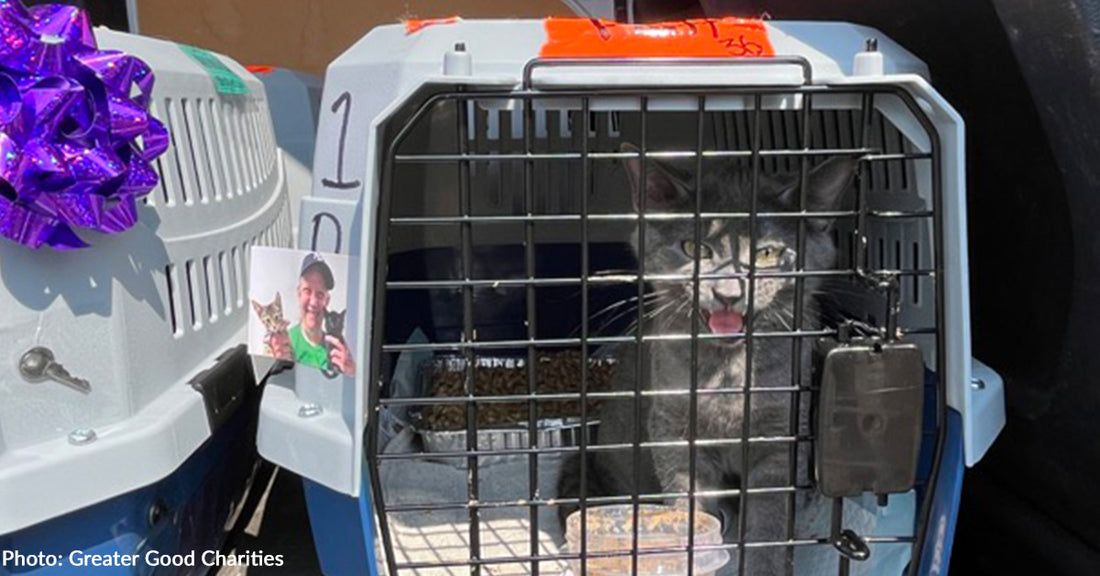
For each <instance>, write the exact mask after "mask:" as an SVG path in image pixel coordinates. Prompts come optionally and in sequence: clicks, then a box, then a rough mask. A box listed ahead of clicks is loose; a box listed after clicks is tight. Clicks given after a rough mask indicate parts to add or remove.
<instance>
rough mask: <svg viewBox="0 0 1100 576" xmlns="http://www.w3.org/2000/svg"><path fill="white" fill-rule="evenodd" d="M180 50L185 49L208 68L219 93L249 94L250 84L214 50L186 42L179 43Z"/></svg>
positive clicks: (186, 52) (201, 64)
mask: <svg viewBox="0 0 1100 576" xmlns="http://www.w3.org/2000/svg"><path fill="white" fill-rule="evenodd" d="M179 47H180V50H183V53H184V54H187V55H188V56H190V57H191V58H194V59H195V62H198V63H199V66H202V67H203V68H205V69H206V73H207V74H209V75H210V78H211V79H212V80H214V89H215V90H217V91H218V93H219V94H248V93H249V90H248V85H247V84H245V83H244V80H241V77H240V76H237V75H236V74H235V73H234V72H233V71H232V70H230V69H229V67H228V66H226V65H225V64H224V63H223V62H222V61H221V58H218V57H217V56H216V55H215V54H214V53H213V52H209V51H206V50H203V49H202V48H196V47H194V46H188V45H186V44H179Z"/></svg>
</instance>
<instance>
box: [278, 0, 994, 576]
mask: <svg viewBox="0 0 1100 576" xmlns="http://www.w3.org/2000/svg"><path fill="white" fill-rule="evenodd" d="M928 78H929V75H928V70H927V69H926V67H925V65H924V64H923V63H922V62H921V61H920V60H918V59H917V58H916V57H915V56H914V55H912V54H910V53H909V52H907V51H906V50H905V49H904V48H902V47H901V46H899V45H897V44H896V43H894V42H892V41H891V40H890V39H889V38H886V37H884V36H882V35H881V34H880V33H879V32H877V31H875V30H872V29H869V28H865V27H861V26H856V25H851V24H839V23H811V22H774V21H770V22H760V21H753V20H740V19H720V20H718V19H714V20H690V21H684V22H675V23H665V24H653V25H639V26H632V25H624V24H618V23H613V22H606V21H599V20H588V19H549V20H545V21H462V20H460V19H446V20H435V21H415V22H407V23H405V25H403V26H385V27H381V28H378V29H376V30H374V31H372V32H371V33H370V34H368V35H367V36H366V37H365V38H363V39H362V40H361V41H360V42H358V43H357V44H355V45H354V46H353V47H352V48H351V49H349V50H348V51H347V52H346V53H345V54H344V55H342V56H341V57H340V58H338V59H337V60H336V61H335V62H333V64H332V65H331V66H330V67H329V69H328V75H327V77H326V81H325V90H324V98H323V100H322V113H321V120H320V129H319V133H318V143H317V152H316V156H315V158H316V161H315V171H314V182H313V194H312V196H310V197H308V198H306V199H305V200H304V202H303V205H302V215H301V230H302V233H301V235H300V243H301V244H302V247H305V248H310V247H312V248H316V249H321V250H330V251H331V250H335V251H338V252H344V253H348V254H350V255H352V256H353V257H356V258H357V262H358V264H357V267H356V268H357V270H358V273H357V274H354V275H353V280H352V282H351V287H350V293H351V294H355V295H356V298H354V299H349V306H350V310H349V318H351V319H352V322H353V330H352V332H353V334H354V336H353V338H354V339H355V340H356V341H357V342H358V347H357V349H358V350H360V353H361V355H362V356H361V358H360V365H359V366H360V367H359V372H358V375H357V376H356V377H355V378H348V377H346V378H343V379H342V380H339V381H332V380H327V379H325V378H324V377H323V376H322V375H320V374H317V373H313V372H311V371H303V370H298V371H297V373H296V374H293V373H290V372H287V373H283V374H280V375H278V376H276V377H273V378H272V380H271V382H272V383H273V384H276V385H272V386H268V388H267V389H266V390H265V396H264V399H263V404H262V407H261V420H260V435H259V438H260V442H259V447H260V450H261V453H262V454H263V455H264V456H265V457H267V458H269V459H271V460H273V461H274V462H276V463H278V464H280V465H282V466H285V467H287V468H289V469H291V470H293V471H295V472H297V473H299V474H301V475H302V476H303V477H305V478H306V494H307V500H308V504H309V508H310V514H311V518H312V524H313V530H314V533H315V538H314V539H315V541H316V543H317V547H318V552H319V556H320V559H321V564H322V568H323V569H324V571H325V572H326V573H328V574H336V573H365V572H367V571H370V572H371V573H374V572H375V571H376V570H385V571H387V572H388V573H389V574H391V575H393V576H397V575H401V574H422V575H424V574H483V573H485V574H556V573H565V572H572V573H573V574H576V575H577V576H585V575H586V574H611V573H615V574H619V573H633V574H685V575H692V574H701V575H702V574H711V573H718V574H799V575H802V574H902V573H906V571H908V573H909V574H933V573H943V572H944V571H946V568H947V561H948V558H949V555H950V544H951V538H952V533H953V527H954V522H955V510H956V506H957V501H958V494H959V492H958V491H959V488H960V481H961V474H962V469H963V467H964V465H971V464H973V463H974V462H976V461H977V460H978V459H980V458H981V456H982V455H983V454H984V452H985V451H986V449H987V448H988V447H989V445H990V443H991V442H992V441H993V440H994V438H995V437H996V435H997V433H998V432H999V430H1000V428H1001V427H1002V425H1003V396H1002V390H1001V384H1000V381H999V379H998V378H997V377H996V375H995V374H993V373H992V372H990V371H989V370H988V369H986V368H984V367H982V366H981V365H980V364H978V363H977V362H975V361H973V360H972V359H971V357H970V337H969V327H968V318H969V312H968V284H967V250H966V229H965V223H966V213H965V209H966V206H965V193H964V192H965V178H964V162H963V160H964V149H963V143H964V138H963V122H962V119H961V118H960V117H959V116H958V114H957V113H956V112H955V111H954V110H953V109H952V108H951V106H950V105H949V104H948V103H947V102H946V101H944V99H943V98H942V97H941V96H940V95H939V94H938V93H937V92H936V90H935V89H934V88H933V87H932V85H931V84H930V82H929V79H928ZM288 439H291V440H288ZM375 518H377V521H378V525H377V526H374V525H373V521H374V519H375ZM349 521H354V522H357V526H359V528H361V529H358V530H353V531H349V530H348V529H347V525H346V522H349ZM374 537H377V539H378V542H379V543H380V545H379V546H378V550H380V552H381V555H382V557H381V558H379V559H378V562H377V565H376V563H375V560H374V551H375V545H374V540H373V538H374Z"/></svg>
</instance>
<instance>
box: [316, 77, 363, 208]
mask: <svg viewBox="0 0 1100 576" xmlns="http://www.w3.org/2000/svg"><path fill="white" fill-rule="evenodd" d="M340 106H343V107H344V119H343V120H342V121H341V123H340V147H339V148H338V149H337V151H336V180H335V181H333V180H329V179H328V178H323V179H321V184H322V185H324V186H325V187H326V188H336V189H339V190H350V189H352V188H358V187H359V181H358V180H352V181H351V182H344V147H345V146H346V145H347V143H348V117H349V116H351V93H350V92H344V93H343V94H340V97H339V98H337V99H336V101H335V102H333V103H332V113H333V114H336V113H337V112H338V111H339V110H340Z"/></svg>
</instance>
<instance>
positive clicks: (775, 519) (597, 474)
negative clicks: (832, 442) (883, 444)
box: [559, 145, 857, 576]
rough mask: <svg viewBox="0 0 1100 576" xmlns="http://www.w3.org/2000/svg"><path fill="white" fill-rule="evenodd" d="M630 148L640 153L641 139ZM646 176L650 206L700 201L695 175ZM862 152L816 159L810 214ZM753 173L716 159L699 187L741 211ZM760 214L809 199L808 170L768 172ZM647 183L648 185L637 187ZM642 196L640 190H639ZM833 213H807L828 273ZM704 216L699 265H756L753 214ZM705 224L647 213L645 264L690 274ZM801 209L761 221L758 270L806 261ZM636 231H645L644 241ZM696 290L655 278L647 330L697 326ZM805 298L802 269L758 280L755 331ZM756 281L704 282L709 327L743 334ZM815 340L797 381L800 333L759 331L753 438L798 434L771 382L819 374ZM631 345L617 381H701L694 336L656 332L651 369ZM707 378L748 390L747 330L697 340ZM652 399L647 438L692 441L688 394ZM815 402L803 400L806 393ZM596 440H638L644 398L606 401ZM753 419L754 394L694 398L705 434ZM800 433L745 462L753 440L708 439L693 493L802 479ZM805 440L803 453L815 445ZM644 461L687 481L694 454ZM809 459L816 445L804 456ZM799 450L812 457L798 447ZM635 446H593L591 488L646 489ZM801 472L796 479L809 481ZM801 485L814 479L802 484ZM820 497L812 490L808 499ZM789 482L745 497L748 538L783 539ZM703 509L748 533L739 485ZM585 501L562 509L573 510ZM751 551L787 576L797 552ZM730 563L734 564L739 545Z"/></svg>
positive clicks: (670, 385)
mask: <svg viewBox="0 0 1100 576" xmlns="http://www.w3.org/2000/svg"><path fill="white" fill-rule="evenodd" d="M623 149H624V150H629V151H632V152H637V149H636V148H634V147H633V146H629V145H624V146H623ZM624 164H625V168H626V172H627V175H628V177H629V180H630V184H631V188H632V189H633V190H635V191H637V190H638V189H639V188H638V184H639V180H641V179H642V178H643V175H642V174H641V162H640V161H639V160H638V159H631V160H627V161H626V162H625V163H624ZM646 165H647V170H646V172H647V174H646V175H645V177H644V190H645V194H646V211H647V212H649V213H654V212H680V213H682V212H692V211H693V210H694V208H695V195H694V189H695V188H694V184H693V183H692V182H691V181H690V177H689V176H687V175H685V174H683V173H682V172H680V171H679V170H677V169H676V168H675V167H673V166H670V165H667V164H665V163H662V162H659V161H655V160H653V159H649V160H647V162H646ZM856 166H857V163H856V161H855V159H850V158H837V159H832V160H829V161H826V162H824V163H821V164H820V165H818V166H817V167H815V168H813V169H812V170H811V171H810V172H809V174H808V177H807V182H808V189H807V192H806V194H805V198H806V204H805V208H806V210H808V211H830V210H837V209H839V207H840V206H841V204H842V200H843V197H844V196H845V192H846V190H848V189H849V187H850V184H851V182H852V179H853V177H854V175H855V172H856ZM751 178H752V171H751V169H747V168H743V167H741V166H740V165H738V164H737V163H736V162H735V161H721V162H715V163H713V164H712V163H709V162H708V164H707V165H706V168H705V169H704V177H703V181H702V185H701V191H702V198H703V207H702V208H703V212H744V213H747V212H749V210H750V202H751V191H752V181H751ZM758 185H759V188H758V197H757V211H758V213H765V212H793V211H796V210H797V209H798V205H799V196H800V194H801V188H800V186H799V178H798V177H797V175H790V176H789V177H786V178H776V177H768V176H764V175H761V176H760V177H759V183H758ZM635 194H637V192H635ZM635 204H636V205H637V204H638V199H637V198H635ZM832 225H833V221H832V220H831V219H828V220H826V219H821V220H817V219H813V220H808V221H807V225H806V238H805V254H804V258H805V267H806V269H807V270H824V269H830V268H833V267H834V266H835V261H836V247H835V246H834V242H833V239H832ZM701 226H702V230H701V231H702V234H701V238H702V243H701V245H699V246H698V251H699V254H700V266H699V267H700V273H701V274H702V275H707V274H711V275H715V274H723V275H730V274H733V273H747V272H748V270H749V268H750V261H751V258H752V253H751V250H752V249H753V246H752V245H751V243H750V238H749V234H750V232H749V221H748V219H747V218H742V219H726V220H716V221H708V220H704V221H703V222H702V223H701ZM694 227H695V224H694V222H692V220H691V219H682V220H648V221H647V224H646V237H645V254H643V255H639V260H641V259H643V258H644V261H645V272H646V274H647V275H652V274H676V275H686V276H690V275H691V274H692V273H693V266H694V260H693V257H694V253H695V250H696V246H695V244H694ZM797 234H798V219H795V218H758V220H757V236H756V245H755V251H756V259H755V261H756V270H757V271H758V272H760V273H764V272H777V271H792V270H794V269H795V266H796V262H797V254H796V249H797V247H798V241H797ZM638 246H639V243H638V238H637V233H636V234H635V238H634V248H635V252H637V251H638ZM819 288H820V280H819V279H811V278H807V279H805V280H804V292H803V293H804V294H805V298H804V302H803V322H802V329H804V330H812V329H814V328H815V327H817V326H820V318H819V317H818V314H817V313H816V312H815V310H816V307H815V306H814V305H813V304H814V303H813V295H814V293H815V292H817V291H818V289H819ZM692 293H693V286H692V282H691V281H690V280H688V281H676V282H665V283H660V284H655V285H654V290H652V291H651V292H650V293H648V294H647V295H646V296H645V298H643V302H644V306H645V311H644V312H645V322H644V323H643V325H642V326H639V327H637V329H638V330H643V331H644V333H645V334H690V333H691V329H692V312H693V307H692ZM794 304H795V280H794V278H790V277H784V278H758V279H757V280H756V282H755V296H754V304H753V309H752V315H753V317H752V323H753V331H754V333H761V332H775V331H788V330H792V325H793V318H794ZM748 312H749V310H748V281H747V280H746V279H720V280H718V279H703V280H701V281H700V293H699V306H698V314H699V331H700V334H704V335H705V334H708V333H709V334H715V335H735V334H738V333H742V332H744V330H745V328H746V323H747V322H748V321H749V319H748V318H747V316H746V314H748ZM811 347H812V346H811V345H810V342H808V341H806V342H804V343H803V346H802V351H803V353H802V360H801V366H802V370H801V372H802V373H801V374H800V375H799V377H798V379H796V380H794V381H792V378H791V370H792V360H793V358H792V345H791V339H790V338H770V339H767V338H763V339H755V338H754V340H753V352H752V380H751V387H752V389H753V390H754V393H753V394H751V396H750V400H749V410H748V424H747V425H748V435H749V437H751V438H776V437H790V436H792V435H794V434H795V431H794V430H792V429H791V410H792V405H793V398H792V396H793V395H792V394H791V393H790V392H780V391H772V392H768V391H766V389H767V388H787V389H789V388H790V386H791V385H792V382H795V383H801V385H803V386H805V385H808V383H809V371H810V370H809V368H810V352H811V350H810V349H811ZM634 354H635V349H634V346H633V345H629V346H628V345H623V346H621V347H620V348H619V349H616V350H615V352H614V356H616V357H617V358H618V360H619V363H618V368H617V370H616V374H615V378H614V381H613V383H612V388H613V389H614V390H630V391H633V390H634V389H635V388H636V387H640V388H641V389H642V390H649V391H653V390H675V389H679V390H686V389H688V388H689V386H690V382H691V370H692V366H691V343H690V341H687V340H686V339H685V340H681V341H675V342H673V341H659V342H653V343H651V344H648V345H647V346H646V349H645V357H644V358H643V360H642V368H643V370H644V372H645V373H644V374H641V375H638V374H636V373H635V371H636V369H635V366H636V357H635V356H634ZM697 366H698V372H697V378H698V380H697V382H698V388H699V390H718V389H723V390H733V389H740V388H742V386H744V384H745V382H744V380H745V366H746V344H745V342H744V340H742V339H726V340H713V339H711V340H705V339H704V340H700V341H699V349H698V362H697ZM643 398H644V399H643V401H642V408H641V423H640V426H639V429H640V432H641V434H640V435H641V441H643V442H662V441H679V442H683V441H684V440H686V439H687V438H688V435H689V420H690V419H689V412H690V410H689V406H690V404H689V397H688V395H687V394H681V395H664V396H652V395H651V396H648V397H643ZM804 400H805V399H804ZM807 404H808V402H807V401H803V402H802V405H801V409H800V412H801V414H800V419H801V420H803V421H804V420H805V418H806V417H807V414H808V407H807ZM599 418H600V420H601V424H600V428H599V438H598V443H599V444H629V443H632V442H634V437H635V436H634V432H635V429H634V427H635V426H634V403H633V399H625V400H608V401H605V402H604V405H603V408H602V409H601V411H600V414H599ZM745 425H746V417H745V396H744V395H743V394H741V393H734V394H700V395H697V426H696V428H697V429H696V437H697V438H699V439H703V440H717V439H739V438H741V437H742V434H743V433H744V431H743V426H745ZM789 446H790V444H789V443H782V442H780V443H751V444H750V450H749V453H748V454H749V457H748V461H747V462H743V461H742V446H741V445H740V444H737V443H730V442H726V443H713V442H712V443H711V444H710V445H707V444H706V443H702V444H701V445H698V446H697V448H696V462H695V479H696V482H695V490H696V492H697V493H698V492H704V493H705V492H707V491H718V490H735V489H737V488H739V487H742V486H744V487H747V488H753V489H757V488H769V487H783V486H789V485H791V484H793V483H794V482H795V479H794V478H791V477H790V474H789V462H788V458H789V450H790V448H789ZM807 449H808V447H806V446H803V447H801V448H800V450H802V451H805V450H807ZM642 456H643V457H642V460H641V461H640V462H637V464H638V465H640V466H641V467H642V469H641V470H640V471H639V475H640V480H641V483H640V485H639V486H638V488H639V490H640V492H641V493H643V494H644V493H668V492H687V491H688V485H689V474H688V470H689V460H688V449H687V447H686V446H680V447H660V448H651V449H644V450H643V451H642ZM803 456H805V454H803ZM800 460H804V458H802V457H800ZM634 465H635V461H634V452H633V449H632V448H629V449H624V450H614V451H607V450H603V451H596V452H589V453H588V460H587V474H586V476H587V483H586V484H587V485H586V494H587V495H588V496H610V495H628V494H631V493H633V492H635V487H634ZM578 468H579V458H577V457H573V458H572V459H571V461H567V462H566V463H565V465H564V467H563V473H562V477H561V481H560V485H559V496H560V497H563V498H570V497H571V498H576V497H577V496H578V495H579V488H580V487H579V470H578ZM802 470H803V473H800V474H799V475H798V476H799V477H800V478H804V470H805V464H804V463H803V466H802ZM803 483H804V482H803ZM807 497H811V498H812V496H803V495H802V494H800V498H803V500H805V498H807ZM786 498H787V496H786V494H785V493H782V492H780V493H771V494H767V493H759V494H750V495H749V496H748V498H747V500H746V502H745V509H746V518H745V520H746V522H745V525H746V528H745V534H744V538H745V540H746V541H748V542H753V541H756V542H760V541H765V540H767V541H774V540H779V541H783V540H785V539H786V538H787V533H786V525H787V517H786V515H787V510H786ZM696 502H697V510H706V511H708V512H710V513H712V514H714V515H715V516H717V517H718V518H720V519H721V520H722V523H723V536H724V540H725V541H727V542H736V541H738V537H739V521H738V520H739V511H740V508H739V502H738V499H737V496H736V495H734V496H725V497H715V496H713V495H711V496H707V495H705V494H704V495H701V496H698V497H697V499H696ZM575 509H576V507H575V506H574V507H572V508H569V509H563V510H562V517H563V519H564V517H565V516H566V515H567V514H568V513H569V512H572V511H573V510H575ZM748 554H749V555H748V556H747V557H746V559H745V560H746V574H752V575H753V576H772V575H775V576H779V575H782V574H786V573H787V571H788V567H787V566H786V562H787V558H788V556H787V552H786V550H784V549H783V548H782V547H758V548H752V549H750V552H749V553H748ZM732 556H733V559H732V560H731V562H730V564H729V565H728V567H727V569H726V570H723V573H727V574H729V573H736V570H737V565H738V562H737V553H736V551H732Z"/></svg>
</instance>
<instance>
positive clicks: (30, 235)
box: [0, 0, 168, 250]
mask: <svg viewBox="0 0 1100 576" xmlns="http://www.w3.org/2000/svg"><path fill="white" fill-rule="evenodd" d="M153 80H154V79H153V73H152V70H151V69H150V68H149V66H148V65H146V64H145V63H144V62H142V61H141V60H140V59H138V58H135V57H133V56H130V55H128V54H124V53H122V52H119V51H115V50H99V49H98V47H97V45H96V41H95V36H94V35H93V33H92V28H91V25H90V22H89V20H88V17H87V14H85V13H84V12H83V11H81V10H79V9H78V8H75V7H71V6H61V5H45V6H35V7H33V8H30V9H27V8H25V7H23V6H22V5H21V4H19V3H18V2H13V1H11V0H0V236H4V237H6V238H9V239H11V240H14V241H16V242H19V243H21V244H24V245H26V246H28V247H31V248H38V247H40V246H42V245H43V244H45V245H47V246H49V247H51V248H54V249H59V250H64V249H71V248H81V247H84V246H87V244H86V243H85V242H84V241H82V240H81V239H80V238H79V237H78V236H77V235H76V233H75V231H74V228H87V229H91V230H96V231H99V232H103V233H116V232H121V231H123V230H126V229H128V228H130V227H132V226H133V225H134V224H135V223H136V222H137V199H138V198H140V197H142V196H144V195H146V194H148V193H149V191H150V190H152V189H153V188H154V187H155V186H156V184H157V175H156V172H155V171H154V170H153V169H152V167H151V166H150V163H151V162H152V161H153V160H154V159H155V158H156V157H157V156H159V155H160V154H162V153H163V152H164V151H165V150H166V149H167V147H168V131H167V130H166V129H165V127H164V125H163V124H161V123H160V122H159V121H157V120H156V119H155V118H153V117H152V116H151V115H150V114H149V113H148V106H149V102H150V97H151V93H152V88H153ZM135 88H136V90H135ZM132 91H134V92H135V95H134V96H133V97H131V92H132ZM139 139H140V142H141V144H140V145H138V143H137V142H138V140H139Z"/></svg>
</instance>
